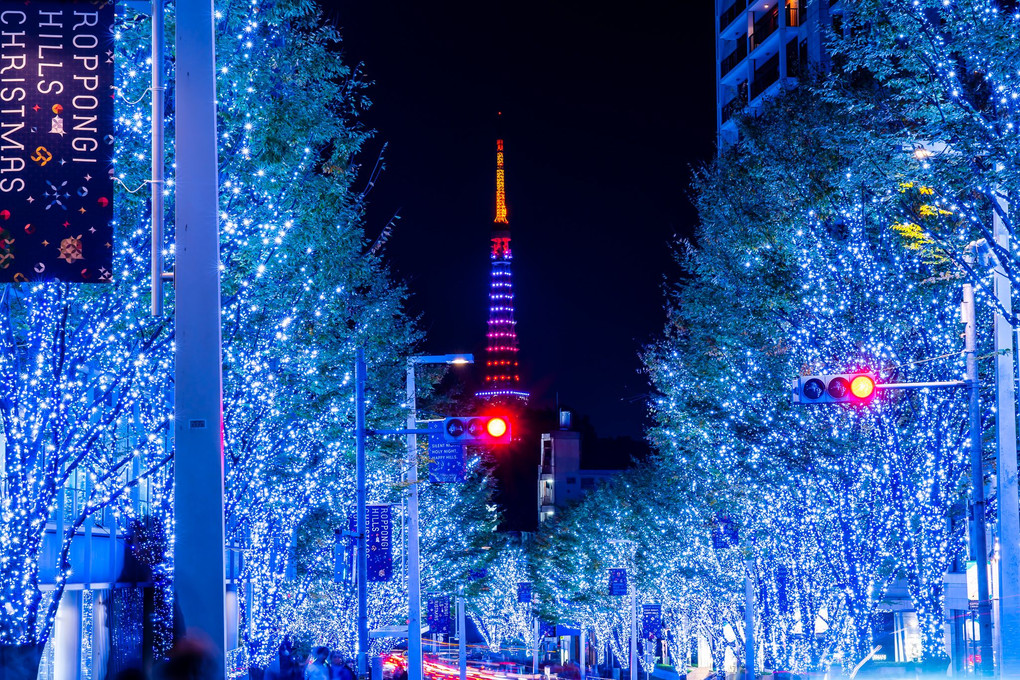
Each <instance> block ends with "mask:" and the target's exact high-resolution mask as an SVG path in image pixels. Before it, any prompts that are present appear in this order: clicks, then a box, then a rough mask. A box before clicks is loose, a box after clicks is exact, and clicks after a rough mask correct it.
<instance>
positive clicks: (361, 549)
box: [354, 347, 368, 678]
mask: <svg viewBox="0 0 1020 680" xmlns="http://www.w3.org/2000/svg"><path fill="white" fill-rule="evenodd" d="M366 372H367V368H366V366H365V350H364V349H362V348H360V347H359V348H358V350H357V352H356V354H355V360H354V390H355V402H356V403H355V405H354V434H355V441H356V452H357V478H358V479H357V485H358V492H357V493H358V514H357V534H358V678H366V677H368V542H367V540H366V536H365V534H366V527H365V505H366V503H367V502H368V498H367V490H366V484H365V373H366Z"/></svg>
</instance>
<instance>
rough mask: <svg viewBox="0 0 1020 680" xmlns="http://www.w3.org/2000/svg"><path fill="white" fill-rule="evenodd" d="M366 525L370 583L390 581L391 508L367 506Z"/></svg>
mask: <svg viewBox="0 0 1020 680" xmlns="http://www.w3.org/2000/svg"><path fill="white" fill-rule="evenodd" d="M365 525H366V526H365V529H366V531H365V534H366V542H367V544H368V581H369V583H377V582H380V581H389V580H390V579H391V578H392V577H393V516H392V509H391V508H390V506H388V505H367V506H365Z"/></svg>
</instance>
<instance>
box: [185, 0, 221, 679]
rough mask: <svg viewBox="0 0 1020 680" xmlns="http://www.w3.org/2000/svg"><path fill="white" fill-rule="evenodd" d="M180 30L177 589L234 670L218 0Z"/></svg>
mask: <svg viewBox="0 0 1020 680" xmlns="http://www.w3.org/2000/svg"><path fill="white" fill-rule="evenodd" d="M177 25H178V26H187V30H178V31H177V32H176V54H177V68H176V70H177V85H176V97H175V100H176V127H177V146H176V157H177V174H176V177H177V193H176V229H175V234H176V244H175V247H176V258H177V261H176V273H177V288H176V296H175V308H174V333H175V341H176V352H175V355H174V434H175V437H174V521H175V523H176V532H175V540H174V594H175V596H176V604H177V605H178V607H179V609H180V612H181V616H182V618H183V621H184V625H185V627H186V629H197V630H200V631H202V633H203V634H205V635H206V636H208V638H209V640H210V641H211V642H212V644H213V645H214V648H215V650H216V652H218V653H219V654H220V659H219V664H220V665H219V671H218V672H217V676H222V674H223V673H224V670H225V666H224V663H225V658H226V657H225V653H224V652H225V648H226V626H225V621H226V617H225V607H224V604H225V599H226V594H225V587H224V578H225V570H224V555H223V552H224V540H223V536H224V528H223V439H222V435H221V432H222V431H223V408H222V380H223V377H222V373H221V367H222V361H221V358H220V341H221V340H220V273H219V272H220V249H219V228H218V227H219V225H218V222H217V218H218V210H219V206H218V190H217V187H218V185H219V177H218V170H217V139H216V79H215V68H216V62H215V38H214V35H215V33H214V26H213V3H212V1H211V0H180V1H179V2H178V4H177Z"/></svg>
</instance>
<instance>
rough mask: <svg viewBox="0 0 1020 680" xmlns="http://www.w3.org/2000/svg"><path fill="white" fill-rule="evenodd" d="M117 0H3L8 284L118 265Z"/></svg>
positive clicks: (3, 257)
mask: <svg viewBox="0 0 1020 680" xmlns="http://www.w3.org/2000/svg"><path fill="white" fill-rule="evenodd" d="M112 28H113V3H112V2H102V1H99V2H93V3H86V2H71V1H66V0H65V1H62V0H33V1H32V2H27V3H26V2H17V3H15V2H11V1H10V0H6V1H4V2H3V3H2V11H0V32H2V34H3V37H2V45H3V50H2V52H0V77H2V79H3V87H2V96H0V282H12V281H14V282H18V281H40V280H45V281H72V282H77V283H106V282H109V281H110V280H111V279H112V276H113V274H112V268H113V250H114V238H113V95H114V89H113V50H114V48H113V33H112Z"/></svg>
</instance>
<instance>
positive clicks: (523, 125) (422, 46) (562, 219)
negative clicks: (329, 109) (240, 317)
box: [323, 0, 715, 437]
mask: <svg viewBox="0 0 1020 680" xmlns="http://www.w3.org/2000/svg"><path fill="white" fill-rule="evenodd" d="M323 2H324V3H326V4H327V6H328V8H329V10H330V14H331V16H332V18H333V19H334V20H335V21H336V22H337V23H338V25H339V27H340V30H341V32H342V34H343V37H344V53H345V58H346V60H347V61H348V62H349V63H357V62H361V63H363V65H364V66H363V69H364V71H365V72H366V73H367V74H368V76H369V77H370V78H371V79H372V80H374V81H375V85H374V86H373V87H372V88H371V89H370V91H369V95H370V98H371V99H372V100H373V102H374V104H373V106H372V108H371V109H370V111H369V112H368V114H366V116H365V122H366V123H367V124H368V125H369V126H370V127H372V128H374V129H375V130H377V136H376V138H375V139H374V140H373V144H372V146H371V148H370V150H369V153H370V154H374V153H376V152H378V150H379V149H380V147H381V145H382V143H383V142H385V143H387V145H388V146H387V149H386V154H385V159H386V168H385V171H384V173H383V174H382V177H381V180H380V182H379V183H378V184H377V185H376V187H375V188H374V189H373V191H372V193H371V194H370V200H371V205H370V212H369V220H368V230H369V233H370V234H375V233H377V232H378V231H379V230H380V229H381V228H382V227H383V225H385V223H386V222H387V221H388V220H389V218H390V216H391V215H392V214H393V213H395V212H397V211H399V213H400V216H401V219H400V221H399V223H398V225H397V227H396V230H395V232H394V233H393V236H392V237H391V239H390V241H389V243H388V254H389V260H390V263H391V265H392V266H393V268H394V270H395V272H396V274H397V275H398V276H399V277H400V278H402V279H404V280H406V281H407V282H408V284H409V286H410V289H411V290H412V291H413V298H412V300H411V311H412V312H414V313H417V314H420V315H421V320H422V325H423V327H424V329H425V330H426V332H427V334H428V339H427V340H426V343H425V346H424V347H423V348H422V349H423V351H426V352H429V353H447V352H454V351H474V352H475V354H476V356H478V357H479V358H481V357H482V355H483V352H482V350H483V348H484V334H485V323H486V317H487V312H486V309H487V293H488V290H487V286H488V280H489V273H488V270H489V260H488V238H489V231H488V230H489V225H490V224H491V223H492V219H493V202H494V194H495V187H494V182H495V180H494V176H495V137H496V134H497V129H496V124H495V119H496V112H497V111H502V112H503V122H502V124H501V126H500V127H501V134H502V136H503V137H504V139H505V140H506V141H505V145H506V174H507V179H506V186H507V204H508V206H509V219H510V225H511V229H512V234H513V247H514V282H515V292H516V305H517V331H518V339H519V343H520V348H521V352H520V357H521V363H522V366H523V368H524V378H523V379H524V380H525V381H526V387H527V388H529V389H530V390H531V391H532V393H533V395H534V401H536V402H538V403H539V404H543V403H544V404H550V405H551V404H553V403H555V400H556V398H557V394H558V397H559V400H560V403H561V404H563V405H565V406H569V407H571V408H572V409H574V410H575V411H576V412H578V413H581V414H587V415H588V416H590V417H591V420H592V422H593V424H594V425H595V427H596V428H597V430H598V432H599V434H600V435H602V436H617V435H630V436H634V437H640V436H641V432H642V426H643V423H644V418H645V401H646V397H647V394H648V391H649V388H648V386H647V382H646V380H645V378H644V377H643V376H642V375H639V374H638V369H639V367H640V362H639V361H638V358H637V353H638V351H639V349H640V347H641V345H642V344H643V343H645V342H648V341H649V340H651V339H653V338H654V337H655V335H656V334H657V333H658V332H659V331H660V330H661V328H662V325H663V323H664V320H665V316H664V313H663V311H662V303H663V297H662V292H661V289H662V280H663V275H664V274H665V273H666V272H667V271H668V270H669V268H670V255H669V245H670V242H671V240H672V238H673V237H674V235H683V236H689V235H690V234H691V232H692V230H693V224H694V220H695V216H694V212H693V209H692V208H691V206H690V203H689V201H688V198H687V194H688V185H689V166H690V165H691V164H697V163H700V162H703V161H704V160H706V159H708V158H709V157H710V156H711V154H712V149H713V144H714V134H715V130H714V126H715V123H714V120H715V114H714V96H715V94H714V85H713V82H714V81H713V78H714V65H713V59H714V53H713V49H714V48H713V20H712V4H713V3H711V2H708V0H699V1H697V2H693V1H691V0H686V1H681V2H676V1H674V2H668V1H665V0H661V1H658V2H656V1H654V0H635V1H632V2H627V3H599V2H558V1H556V0H545V1H542V2H536V1H531V0H518V1H515V2H505V3H495V2H485V1H484V0H449V1H447V0H440V1H439V2H422V1H421V0H323ZM363 161H364V162H365V163H366V164H370V161H371V158H370V157H369V155H366V157H365V158H364V159H363Z"/></svg>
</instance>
